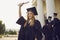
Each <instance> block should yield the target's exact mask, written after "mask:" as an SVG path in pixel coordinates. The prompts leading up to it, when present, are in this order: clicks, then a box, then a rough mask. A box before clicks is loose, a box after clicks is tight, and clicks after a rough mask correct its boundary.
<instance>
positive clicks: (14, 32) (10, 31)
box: [5, 30, 17, 35]
mask: <svg viewBox="0 0 60 40" xmlns="http://www.w3.org/2000/svg"><path fill="white" fill-rule="evenodd" d="M5 34H10V35H16V34H17V32H16V31H12V30H9V31H6V32H5Z"/></svg>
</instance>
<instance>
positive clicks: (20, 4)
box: [18, 2, 29, 17]
mask: <svg viewBox="0 0 60 40" xmlns="http://www.w3.org/2000/svg"><path fill="white" fill-rule="evenodd" d="M27 3H29V2H25V3H19V4H18V6H19V17H21V16H22V15H21V7H22V6H23V5H24V4H27Z"/></svg>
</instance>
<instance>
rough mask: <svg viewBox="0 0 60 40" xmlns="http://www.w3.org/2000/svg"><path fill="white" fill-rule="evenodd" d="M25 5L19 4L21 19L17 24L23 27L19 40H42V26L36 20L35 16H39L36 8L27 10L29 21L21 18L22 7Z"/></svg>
mask: <svg viewBox="0 0 60 40" xmlns="http://www.w3.org/2000/svg"><path fill="white" fill-rule="evenodd" d="M24 4H25V3H20V4H19V17H20V18H19V19H18V20H17V22H16V23H17V24H19V25H21V28H20V31H19V35H18V40H35V38H37V40H41V39H42V32H41V24H40V22H39V21H38V20H36V19H35V15H38V14H37V11H36V8H35V7H31V8H27V20H25V19H24V17H23V16H21V7H22V6H23V5H24Z"/></svg>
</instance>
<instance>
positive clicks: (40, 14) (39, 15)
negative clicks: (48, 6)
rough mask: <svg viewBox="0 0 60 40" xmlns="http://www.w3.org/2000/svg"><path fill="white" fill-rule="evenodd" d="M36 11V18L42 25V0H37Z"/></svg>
mask: <svg viewBox="0 0 60 40" xmlns="http://www.w3.org/2000/svg"><path fill="white" fill-rule="evenodd" d="M37 12H38V20H39V21H40V23H41V25H42V27H43V25H44V11H43V0H37Z"/></svg>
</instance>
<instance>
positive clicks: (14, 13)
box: [0, 0, 31, 30]
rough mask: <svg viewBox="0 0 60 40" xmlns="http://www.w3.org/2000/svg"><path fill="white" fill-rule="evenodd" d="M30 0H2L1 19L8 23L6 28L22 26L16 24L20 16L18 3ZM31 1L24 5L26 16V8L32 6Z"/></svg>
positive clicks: (23, 13)
mask: <svg viewBox="0 0 60 40" xmlns="http://www.w3.org/2000/svg"><path fill="white" fill-rule="evenodd" d="M27 1H30V0H0V20H2V21H3V23H5V25H6V29H16V30H18V29H19V28H20V25H18V24H16V21H17V19H18V18H19V17H18V3H21V2H27ZM30 2H31V1H30ZM30 6H31V3H29V4H25V5H24V6H23V7H22V15H23V16H24V17H25V18H26V8H28V7H30Z"/></svg>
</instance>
